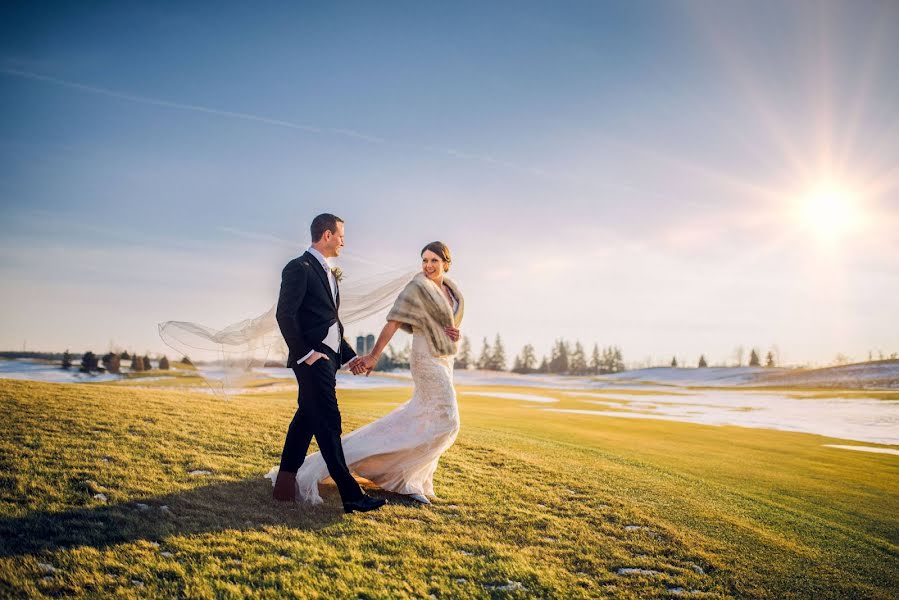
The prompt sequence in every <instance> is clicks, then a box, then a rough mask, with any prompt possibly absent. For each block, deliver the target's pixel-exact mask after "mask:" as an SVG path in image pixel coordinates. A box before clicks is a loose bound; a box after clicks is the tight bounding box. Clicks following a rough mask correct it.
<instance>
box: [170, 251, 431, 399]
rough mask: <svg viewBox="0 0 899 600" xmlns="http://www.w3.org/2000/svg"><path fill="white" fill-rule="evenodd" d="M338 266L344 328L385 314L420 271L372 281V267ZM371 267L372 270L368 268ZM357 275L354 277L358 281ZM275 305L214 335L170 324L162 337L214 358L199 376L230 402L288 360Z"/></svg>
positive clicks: (387, 273)
mask: <svg viewBox="0 0 899 600" xmlns="http://www.w3.org/2000/svg"><path fill="white" fill-rule="evenodd" d="M347 258H348V259H349V260H347V261H346V262H344V259H342V260H341V261H340V263H341V267H342V270H343V278H342V280H341V282H340V320H341V322H342V323H343V324H344V325H348V324H351V323H355V322H358V321H361V320H363V319H365V318H367V317H372V316H375V315H377V314H378V313H381V312H385V313H386V311H387V309H388V308H390V306H392V304H393V302H394V300H395V299H396V297H397V295H398V294H399V293H400V291H401V290H402V289H403V288H404V287H405V286H406V284H407V283H408V282H409V281H410V280H411V279H412V277H413V276H414V275H415V274H416V273H417V272H418V269H417V268H414V269H413V268H399V269H390V270H380V271H377V272H374V273H370V274H368V275H364V272H365V271H366V270H368V271H369V272H370V271H371V266H372V264H373V263H370V262H369V261H366V260H361V259H355V260H354V259H353V258H351V257H347ZM366 267H368V268H366ZM354 275H355V276H354ZM275 309H276V305H272V307H271V308H269V309H268V310H266V311H265V312H264V313H262V314H260V315H258V316H256V317H252V318H249V319H244V320H242V321H237V322H236V323H232V324H230V325H227V326H226V327H223V328H221V329H216V328H214V327H209V326H206V325H202V324H200V323H195V322H190V321H166V322H164V323H160V324H159V336H160V337H161V338H162V341H163V342H165V344H166V345H167V346H169V347H171V348H172V349H174V350H176V351H177V352H179V353H181V354H183V355H184V356H190V355H196V353H197V351H199V352H200V353H201V355H202V356H206V357H214V359H213V360H212V361H211V362H207V363H206V364H203V365H198V367H197V370H198V372H199V374H200V376H201V377H202V378H203V379H204V380H205V381H206V383H207V384H208V385H209V387H210V388H212V390H213V391H214V392H215V393H216V394H220V395H223V396H225V397H227V396H228V395H229V394H231V393H234V392H235V391H238V390H241V389H243V388H244V387H245V386H246V385H248V384H250V383H251V382H253V381H258V379H259V377H260V373H258V372H256V371H254V369H255V368H258V367H263V366H265V363H266V362H267V361H274V360H278V361H280V364H279V365H278V366H279V367H283V366H284V360H285V359H282V358H281V357H282V356H286V346H285V344H284V339H283V338H282V337H281V330H280V329H279V328H278V322H277V320H276V319H275Z"/></svg>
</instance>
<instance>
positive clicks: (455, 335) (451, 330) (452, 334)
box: [443, 326, 462, 342]
mask: <svg viewBox="0 0 899 600" xmlns="http://www.w3.org/2000/svg"><path fill="white" fill-rule="evenodd" d="M443 331H445V332H446V335H448V336H449V339H451V340H453V341H454V342H458V341H459V338H460V337H462V332H461V331H459V329H457V328H456V327H449V326H447V327H444V328H443Z"/></svg>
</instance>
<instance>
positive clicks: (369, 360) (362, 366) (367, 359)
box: [348, 354, 378, 377]
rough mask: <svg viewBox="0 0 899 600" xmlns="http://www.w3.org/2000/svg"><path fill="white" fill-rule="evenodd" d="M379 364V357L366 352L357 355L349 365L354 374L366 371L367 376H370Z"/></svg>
mask: <svg viewBox="0 0 899 600" xmlns="http://www.w3.org/2000/svg"><path fill="white" fill-rule="evenodd" d="M377 364H378V359H377V358H375V357H374V356H372V355H371V354H366V355H365V356H357V357H356V358H354V359H353V360H351V361H350V364H349V365H348V366H349V369H350V371H352V373H353V375H362V374H363V373H365V376H366V377H368V376H369V374H370V373H371V372H372V370H374V368H375V366H376V365H377Z"/></svg>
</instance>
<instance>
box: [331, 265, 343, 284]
mask: <svg viewBox="0 0 899 600" xmlns="http://www.w3.org/2000/svg"><path fill="white" fill-rule="evenodd" d="M331 275H333V276H334V279H335V280H336V281H337V283H340V282H341V281H343V271H342V270H341V269H340V267H331Z"/></svg>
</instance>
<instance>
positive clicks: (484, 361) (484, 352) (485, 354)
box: [478, 338, 492, 369]
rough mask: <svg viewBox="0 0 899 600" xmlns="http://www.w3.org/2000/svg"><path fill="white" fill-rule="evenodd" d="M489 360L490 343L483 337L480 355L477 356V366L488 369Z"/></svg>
mask: <svg viewBox="0 0 899 600" xmlns="http://www.w3.org/2000/svg"><path fill="white" fill-rule="evenodd" d="M491 360H492V357H491V352H490V344H489V343H488V342H487V338H484V345H483V346H482V347H481V357H480V358H478V368H479V369H489V368H490V363H491Z"/></svg>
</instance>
